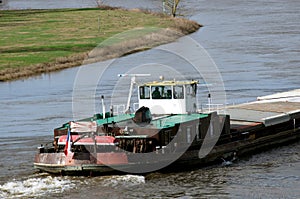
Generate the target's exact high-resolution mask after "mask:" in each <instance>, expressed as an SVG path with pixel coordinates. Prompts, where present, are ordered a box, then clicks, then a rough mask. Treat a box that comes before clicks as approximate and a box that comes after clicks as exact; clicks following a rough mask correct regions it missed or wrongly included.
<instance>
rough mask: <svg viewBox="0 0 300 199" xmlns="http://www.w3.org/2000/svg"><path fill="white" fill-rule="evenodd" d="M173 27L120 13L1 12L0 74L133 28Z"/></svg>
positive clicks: (170, 22) (165, 20)
mask: <svg viewBox="0 0 300 199" xmlns="http://www.w3.org/2000/svg"><path fill="white" fill-rule="evenodd" d="M176 23H177V22H176V20H174V19H173V18H171V17H167V16H163V15H155V14H149V13H145V12H140V11H127V10H121V9H100V8H94V9H59V10H8V11H1V12H0V35H1V37H0V44H1V45H0V52H1V56H0V73H1V72H2V74H3V73H6V72H5V71H9V70H8V69H16V68H18V69H19V70H20V69H22V68H26V67H30V66H33V65H36V64H42V63H52V62H55V61H57V60H58V59H61V58H66V57H70V56H75V55H76V54H80V53H83V52H89V51H90V50H92V49H93V48H95V47H96V46H97V45H98V44H100V43H101V42H103V41H105V40H107V39H108V38H110V37H112V36H114V35H116V34H118V33H121V32H124V31H127V30H131V29H134V28H141V30H143V29H144V31H140V34H141V35H143V34H146V33H145V31H146V32H151V31H155V30H156V29H157V28H170V27H173V28H176V26H178V24H176ZM183 24H184V23H183ZM149 27H155V28H149ZM181 29H182V27H181ZM183 29H184V28H183ZM193 31H195V30H193ZM191 32H192V31H191ZM138 36H139V35H134V37H138ZM114 42H118V41H115V40H114ZM105 45H110V43H109V42H106V43H105ZM0 75H1V74H0ZM0 80H1V78H0ZM2 80H3V79H2ZM4 80H5V78H4Z"/></svg>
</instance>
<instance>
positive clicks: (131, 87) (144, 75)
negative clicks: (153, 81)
mask: <svg viewBox="0 0 300 199" xmlns="http://www.w3.org/2000/svg"><path fill="white" fill-rule="evenodd" d="M118 76H119V77H131V82H130V89H129V94H128V98H127V105H126V112H128V113H130V101H131V95H132V91H133V86H134V84H136V81H135V80H136V77H149V76H150V74H119V75H118Z"/></svg>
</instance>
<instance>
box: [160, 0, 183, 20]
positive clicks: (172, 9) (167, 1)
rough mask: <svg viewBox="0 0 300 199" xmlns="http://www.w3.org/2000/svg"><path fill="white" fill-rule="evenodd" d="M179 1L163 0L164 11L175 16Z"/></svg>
mask: <svg viewBox="0 0 300 199" xmlns="http://www.w3.org/2000/svg"><path fill="white" fill-rule="evenodd" d="M179 2H180V0H163V7H164V12H167V13H169V14H170V15H172V16H173V17H175V16H176V12H177V7H178V4H179Z"/></svg>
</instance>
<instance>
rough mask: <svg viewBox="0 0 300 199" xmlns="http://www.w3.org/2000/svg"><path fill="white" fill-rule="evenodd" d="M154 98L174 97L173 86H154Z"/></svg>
mask: <svg viewBox="0 0 300 199" xmlns="http://www.w3.org/2000/svg"><path fill="white" fill-rule="evenodd" d="M151 93H152V99H172V87H171V86H152V87H151Z"/></svg>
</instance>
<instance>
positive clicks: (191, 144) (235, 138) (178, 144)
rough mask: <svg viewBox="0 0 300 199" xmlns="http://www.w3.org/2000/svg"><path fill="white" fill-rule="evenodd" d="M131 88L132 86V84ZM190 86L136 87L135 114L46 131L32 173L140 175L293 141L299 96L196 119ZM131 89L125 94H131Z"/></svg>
mask: <svg viewBox="0 0 300 199" xmlns="http://www.w3.org/2000/svg"><path fill="white" fill-rule="evenodd" d="M132 82H134V81H132ZM197 85H198V81H194V80H191V81H175V80H173V81H164V80H161V81H154V82H147V83H141V84H139V85H138V104H139V107H138V109H137V111H135V112H134V113H131V112H130V111H129V109H130V107H129V105H130V96H129V98H128V103H127V107H126V110H127V111H126V112H123V113H122V114H113V113H112V112H108V113H105V112H103V113H98V114H95V115H93V116H92V117H90V118H85V119H82V120H78V121H69V122H67V123H64V124H63V125H62V126H61V127H58V128H56V129H54V136H53V144H52V145H51V146H46V145H41V147H39V148H38V152H37V154H36V155H35V160H34V167H35V168H36V169H38V170H40V171H45V172H49V173H56V174H63V175H69V174H70V175H97V174H100V175H102V174H106V173H108V172H123V173H148V172H152V171H156V170H166V169H167V170H169V169H182V168H183V169H184V168H187V167H199V166H203V165H207V164H211V163H216V162H220V163H221V162H228V161H232V160H234V159H236V158H237V157H241V156H243V155H245V154H251V153H253V152H255V151H259V150H262V149H269V148H270V147H272V146H275V145H281V144H284V143H288V142H290V141H296V140H299V138H300V91H299V90H296V91H293V92H296V93H298V94H299V95H297V94H296V95H293V97H292V98H291V97H290V98H288V97H287V96H289V94H290V93H288V94H285V95H284V96H283V97H282V96H281V97H278V96H277V97H276V99H273V98H272V96H270V97H269V98H268V97H265V98H259V100H257V101H256V102H253V103H247V104H241V105H237V106H230V107H227V108H226V109H221V110H220V109H218V110H214V111H212V110H209V111H199V109H198V107H197ZM132 87H133V85H131V90H130V92H129V93H130V94H131V93H132Z"/></svg>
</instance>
